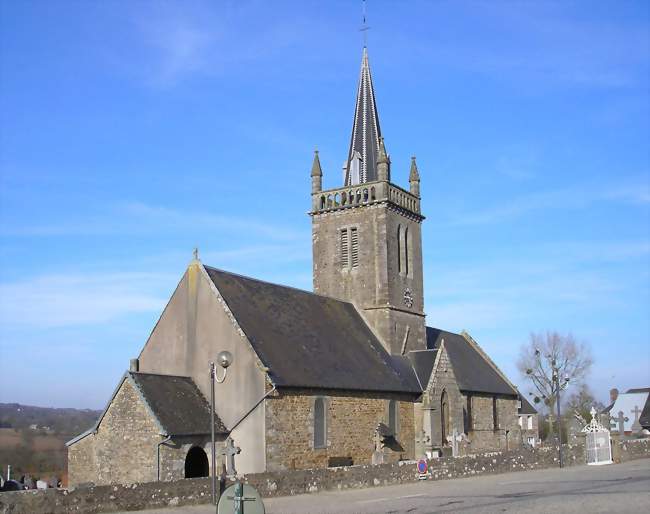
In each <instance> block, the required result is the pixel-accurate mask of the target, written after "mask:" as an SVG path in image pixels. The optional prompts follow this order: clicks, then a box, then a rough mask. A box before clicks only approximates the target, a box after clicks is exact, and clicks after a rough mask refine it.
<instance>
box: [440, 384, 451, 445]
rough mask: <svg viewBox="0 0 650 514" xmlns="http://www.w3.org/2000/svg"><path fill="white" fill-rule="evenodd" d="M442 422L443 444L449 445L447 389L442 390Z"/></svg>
mask: <svg viewBox="0 0 650 514" xmlns="http://www.w3.org/2000/svg"><path fill="white" fill-rule="evenodd" d="M440 423H441V425H442V426H441V431H440V433H441V435H442V445H443V446H446V445H447V436H448V435H449V400H448V398H447V391H443V392H442V397H441V398H440Z"/></svg>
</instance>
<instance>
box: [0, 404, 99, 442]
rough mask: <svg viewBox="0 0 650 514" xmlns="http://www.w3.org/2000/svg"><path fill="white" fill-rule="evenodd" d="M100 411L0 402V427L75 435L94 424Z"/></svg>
mask: <svg viewBox="0 0 650 514" xmlns="http://www.w3.org/2000/svg"><path fill="white" fill-rule="evenodd" d="M100 414H101V411H98V410H91V409H55V408H51V407H32V406H30V405H21V404H19V403H0V428H14V429H28V428H30V427H31V426H33V425H36V427H38V429H39V430H46V431H48V432H53V433H55V434H64V435H76V434H79V433H81V432H83V431H85V430H88V429H89V428H90V427H92V426H93V425H94V424H95V421H97V418H99V415H100Z"/></svg>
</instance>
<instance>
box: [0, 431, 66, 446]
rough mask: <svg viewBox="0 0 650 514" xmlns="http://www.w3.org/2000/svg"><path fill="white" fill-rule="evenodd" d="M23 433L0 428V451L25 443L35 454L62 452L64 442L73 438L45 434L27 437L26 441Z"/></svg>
mask: <svg viewBox="0 0 650 514" xmlns="http://www.w3.org/2000/svg"><path fill="white" fill-rule="evenodd" d="M23 433H24V430H15V429H13V428H0V450H10V449H14V448H17V447H18V446H21V445H27V444H26V443H28V444H29V448H31V449H32V450H33V451H35V452H47V451H56V450H64V449H65V442H66V441H68V440H70V439H72V438H73V437H74V435H70V436H66V435H61V434H57V435H55V434H47V435H33V436H31V437H29V435H28V436H27V437H28V439H26V438H25V436H24V435H23ZM32 437H33V439H32ZM30 439H31V440H30Z"/></svg>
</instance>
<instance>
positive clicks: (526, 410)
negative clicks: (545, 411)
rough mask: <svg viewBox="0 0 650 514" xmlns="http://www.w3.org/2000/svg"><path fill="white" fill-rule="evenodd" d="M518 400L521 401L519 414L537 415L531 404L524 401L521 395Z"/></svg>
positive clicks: (524, 398)
mask: <svg viewBox="0 0 650 514" xmlns="http://www.w3.org/2000/svg"><path fill="white" fill-rule="evenodd" d="M519 400H520V401H521V407H520V408H519V414H537V410H536V409H535V407H533V406H532V404H531V403H530V402H529V401H528V400H527V399H526V397H525V396H524V395H523V394H520V395H519Z"/></svg>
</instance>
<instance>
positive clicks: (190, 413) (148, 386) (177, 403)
mask: <svg viewBox="0 0 650 514" xmlns="http://www.w3.org/2000/svg"><path fill="white" fill-rule="evenodd" d="M128 374H129V376H130V377H131V379H132V380H133V382H134V383H135V384H136V386H137V388H138V389H139V390H140V392H141V393H142V396H143V397H144V399H145V401H146V402H147V405H148V406H149V408H150V409H151V410H152V412H153V414H154V416H155V417H156V419H157V420H158V422H159V423H160V425H161V426H162V428H163V430H164V432H165V433H166V434H167V435H193V434H209V433H210V405H209V404H208V402H207V401H206V399H205V398H204V396H203V394H201V391H200V390H199V388H198V387H197V386H196V384H195V383H194V381H193V380H192V379H191V378H190V377H179V376H175V375H158V374H154V373H136V372H132V371H129V372H128ZM215 432H216V433H219V434H225V433H227V432H228V431H227V429H226V427H225V426H224V424H223V422H222V421H221V420H220V419H219V417H218V416H217V417H216V418H215Z"/></svg>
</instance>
